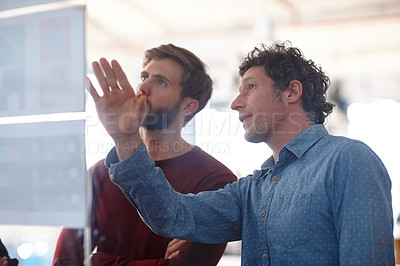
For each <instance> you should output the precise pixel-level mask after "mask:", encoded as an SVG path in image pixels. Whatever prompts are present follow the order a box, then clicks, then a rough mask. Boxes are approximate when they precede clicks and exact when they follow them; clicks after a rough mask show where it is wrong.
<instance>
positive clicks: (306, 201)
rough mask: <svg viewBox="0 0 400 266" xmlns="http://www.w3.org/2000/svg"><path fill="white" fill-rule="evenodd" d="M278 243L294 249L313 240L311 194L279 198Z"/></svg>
mask: <svg viewBox="0 0 400 266" xmlns="http://www.w3.org/2000/svg"><path fill="white" fill-rule="evenodd" d="M279 204H280V205H279V207H278V210H279V211H278V215H277V216H278V217H277V221H276V222H277V223H276V235H275V236H276V242H277V244H278V245H279V246H281V247H284V248H289V249H290V248H294V247H297V246H299V245H302V244H305V243H307V242H308V241H310V240H311V221H310V212H311V194H300V195H296V194H294V195H284V196H282V197H280V198H279Z"/></svg>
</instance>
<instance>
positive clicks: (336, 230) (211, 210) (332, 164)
mask: <svg viewBox="0 0 400 266" xmlns="http://www.w3.org/2000/svg"><path fill="white" fill-rule="evenodd" d="M102 67H103V69H104V70H105V72H106V77H103V78H102V79H100V80H103V81H106V80H107V82H108V83H109V85H110V86H111V90H110V91H109V90H108V89H103V92H104V96H102V97H100V96H99V95H98V94H97V92H96V91H95V90H94V89H93V87H90V88H89V92H90V93H91V95H92V97H93V98H94V101H95V103H96V106H97V110H98V114H99V116H100V117H104V116H105V114H106V113H107V112H116V113H118V114H123V113H124V112H136V114H137V115H136V117H137V118H139V119H140V118H141V114H142V113H143V110H144V109H145V107H146V106H145V105H144V103H145V102H146V96H143V95H139V96H136V95H134V94H132V93H131V94H130V95H129V97H126V94H127V93H126V92H125V90H128V88H129V87H127V86H126V84H125V78H124V75H123V72H122V70H121V69H120V68H119V67H118V65H117V64H116V62H113V63H112V71H110V72H109V71H107V70H108V69H110V66H108V65H107V64H104V62H103V63H102ZM239 74H240V77H241V84H240V87H239V94H238V96H237V97H236V99H234V100H233V102H232V104H231V108H232V109H234V110H236V111H238V113H239V119H240V121H241V122H242V123H243V127H244V129H245V139H246V140H247V141H249V142H264V143H266V144H267V145H268V146H269V147H270V148H271V150H272V152H273V155H272V156H271V157H270V158H268V159H267V160H266V161H265V162H264V163H263V164H262V165H261V169H260V170H256V171H254V173H253V174H252V175H249V176H247V177H244V178H240V179H239V180H238V181H237V182H234V183H232V184H228V185H226V186H225V187H224V188H222V189H219V190H217V191H204V192H201V193H198V194H196V195H193V194H189V195H183V194H181V193H176V192H175V191H173V188H172V187H171V186H170V185H169V184H168V182H167V180H166V179H165V177H164V175H163V173H162V171H160V169H157V168H156V167H154V162H153V160H152V159H151V158H150V157H149V156H148V153H147V151H146V149H145V146H144V145H141V142H142V139H141V136H140V135H139V134H138V126H137V124H138V121H139V120H136V121H130V122H129V126H130V129H131V130H130V132H129V133H126V132H121V131H110V130H109V131H108V133H109V134H110V136H111V137H112V138H113V140H114V142H115V144H116V145H115V149H113V150H111V151H110V153H109V154H108V155H107V157H106V158H107V159H106V161H107V167H109V173H110V177H111V180H112V181H113V182H114V183H115V184H116V185H118V186H119V187H120V189H121V190H122V191H123V192H124V193H125V195H126V196H127V198H128V199H129V200H130V201H131V202H132V204H133V205H134V206H135V207H136V208H137V210H138V211H139V212H140V214H141V216H142V217H143V219H144V221H145V222H146V224H147V225H149V226H150V228H152V229H153V230H154V231H155V232H157V233H159V234H161V235H165V236H169V237H174V238H180V239H186V240H188V241H199V242H204V243H223V242H226V241H235V240H242V254H241V255H242V259H241V263H242V265H251V266H253V265H271V266H272V265H277V266H280V265H318V266H336V265H394V248H393V242H394V241H393V212H392V206H391V201H392V199H391V181H390V177H389V175H388V172H387V171H386V169H385V166H384V165H383V163H382V161H381V160H380V159H379V158H378V156H377V155H376V154H375V153H374V152H373V151H372V150H371V149H370V148H369V147H368V146H367V145H365V144H364V143H362V142H360V141H357V140H352V139H349V138H345V137H341V136H332V135H330V134H329V133H328V131H327V130H326V128H325V127H324V125H323V124H324V122H325V118H326V117H327V116H328V115H329V114H330V113H331V111H332V107H333V105H332V104H331V103H329V102H327V99H326V91H327V89H328V86H329V77H328V76H327V75H326V74H325V73H324V71H322V69H321V68H320V67H319V66H317V65H316V64H315V63H314V62H313V61H312V60H309V59H306V58H305V57H304V55H303V54H302V52H301V51H300V50H299V49H298V48H295V47H291V45H290V43H289V42H285V43H281V42H278V43H275V44H274V45H272V46H265V45H260V46H257V47H255V48H254V49H253V50H252V51H251V52H250V53H249V54H248V55H247V57H245V58H244V59H243V60H242V62H241V64H240V66H239ZM114 79H117V80H118V81H119V83H120V86H121V87H114V86H113V84H114V83H115V80H114ZM104 88H108V86H104ZM128 91H129V90H128ZM127 98H128V99H127ZM126 101H129V102H134V103H135V104H131V105H128V106H125V105H124V103H125V102H126ZM126 107H129V108H126ZM127 144H128V146H130V147H131V148H130V149H125V148H124V147H125V146H127ZM139 145H140V146H139ZM150 154H151V153H150ZM237 156H242V157H245V156H248V155H245V154H238V155H237ZM188 177H190V175H188Z"/></svg>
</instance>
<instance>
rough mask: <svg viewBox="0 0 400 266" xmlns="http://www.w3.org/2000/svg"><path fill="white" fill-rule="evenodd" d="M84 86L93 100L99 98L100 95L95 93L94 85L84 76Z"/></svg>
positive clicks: (95, 100)
mask: <svg viewBox="0 0 400 266" xmlns="http://www.w3.org/2000/svg"><path fill="white" fill-rule="evenodd" d="M85 87H86V90H87V91H88V92H89V93H90V95H92V98H93V100H94V102H97V100H98V99H100V95H99V94H98V93H97V91H96V89H95V87H94V86H93V84H92V82H91V81H90V79H89V78H88V77H85Z"/></svg>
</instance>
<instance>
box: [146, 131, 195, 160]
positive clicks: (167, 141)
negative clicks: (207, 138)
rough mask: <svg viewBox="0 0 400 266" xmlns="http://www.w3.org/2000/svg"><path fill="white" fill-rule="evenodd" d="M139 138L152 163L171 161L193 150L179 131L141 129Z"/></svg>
mask: <svg viewBox="0 0 400 266" xmlns="http://www.w3.org/2000/svg"><path fill="white" fill-rule="evenodd" d="M140 133H141V136H142V139H143V142H144V144H145V145H146V148H147V151H148V153H149V155H150V157H151V158H152V159H153V160H154V161H160V160H166V159H171V158H174V157H177V156H180V155H183V154H185V153H187V152H189V151H190V150H192V149H193V148H194V146H193V145H191V144H189V143H188V142H186V141H185V140H184V139H183V138H182V136H181V134H180V131H179V132H178V131H172V130H168V129H165V130H147V129H144V128H142V129H141V132H140Z"/></svg>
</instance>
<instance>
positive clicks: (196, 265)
mask: <svg viewBox="0 0 400 266" xmlns="http://www.w3.org/2000/svg"><path fill="white" fill-rule="evenodd" d="M182 244H183V245H181V246H179V247H178V248H179V252H178V253H177V254H175V255H174V256H171V257H170V258H158V259H147V260H133V259H126V258H123V257H120V256H114V255H109V254H106V253H102V252H98V253H95V254H94V255H93V256H92V260H91V262H92V264H93V265H114V266H118V265H120V266H122V265H124V266H166V265H173V266H180V265H181V266H186V265H191V266H204V265H210V266H211V265H217V263H218V261H219V260H220V258H221V256H222V254H223V253H224V251H225V247H226V244H218V245H209V244H201V243H192V242H184V243H182Z"/></svg>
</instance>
